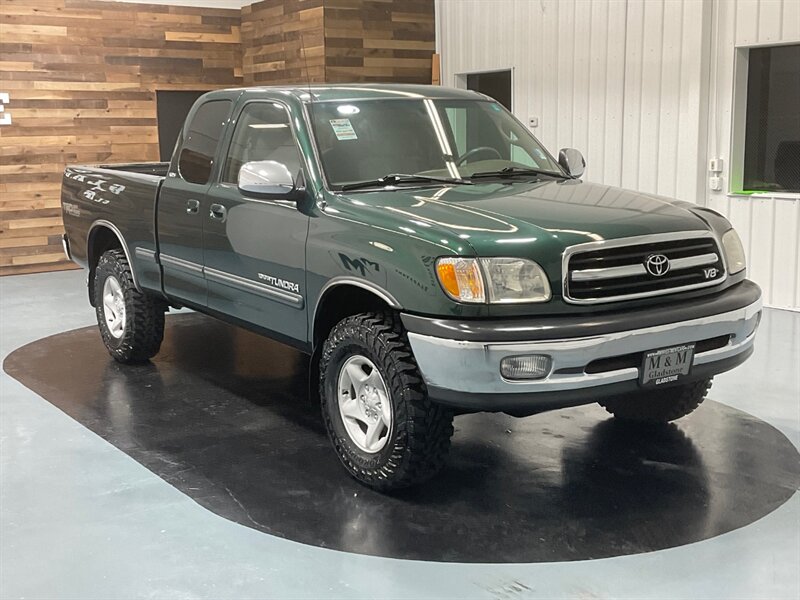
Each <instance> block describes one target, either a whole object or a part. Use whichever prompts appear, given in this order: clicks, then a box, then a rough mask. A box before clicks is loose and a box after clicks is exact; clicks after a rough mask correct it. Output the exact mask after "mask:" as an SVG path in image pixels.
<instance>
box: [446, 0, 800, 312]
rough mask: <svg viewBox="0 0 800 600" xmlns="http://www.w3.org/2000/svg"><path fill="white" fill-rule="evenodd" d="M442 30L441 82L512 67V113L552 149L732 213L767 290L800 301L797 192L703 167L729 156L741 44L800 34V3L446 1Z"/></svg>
mask: <svg viewBox="0 0 800 600" xmlns="http://www.w3.org/2000/svg"><path fill="white" fill-rule="evenodd" d="M732 15H738V17H739V18H738V19H737V18H734V17H732ZM437 27H438V35H437V44H438V49H439V52H440V54H441V61H442V62H441V70H442V83H443V84H444V85H459V81H460V79H459V77H458V75H459V74H463V73H467V72H475V71H486V70H497V69H506V68H513V69H514V71H513V85H514V96H513V110H514V113H515V114H516V115H517V116H518V117H519V118H520V119H522V120H523V121H527V119H528V118H529V117H538V119H539V126H538V127H537V128H535V129H534V130H533V132H534V134H535V135H536V136H537V137H538V138H539V139H540V140H541V141H542V142H543V143H544V144H545V145H546V146H547V147H548V148H550V149H551V150H553V151H557V150H558V148H561V147H565V146H572V147H575V148H579V149H580V150H581V151H583V152H584V154H585V155H586V157H587V162H588V168H587V171H586V178H587V179H589V180H591V181H599V182H603V183H608V184H611V185H621V186H623V187H627V188H632V189H636V190H641V191H646V192H653V193H658V194H663V195H666V196H671V197H676V198H680V199H682V200H689V201H693V202H699V203H701V204H709V205H710V206H712V207H714V208H715V209H717V210H719V211H720V212H723V213H725V214H726V215H730V218H731V219H732V220H733V222H734V224H735V225H736V226H737V228H738V229H740V231H741V233H742V237H743V238H744V239H745V243H746V244H748V250H749V256H750V260H751V264H752V266H751V276H752V277H753V278H754V279H755V280H756V281H758V282H759V283H760V284H761V285H762V286H763V287H764V288H765V292H766V294H765V295H766V301H767V302H768V303H769V304H771V305H774V306H780V307H786V308H795V309H797V308H800V274H799V273H798V271H799V270H800V258H799V257H798V252H800V243H798V240H797V238H798V233H799V232H800V224H799V223H798V218H800V215H798V212H799V209H798V204H799V203H800V198H787V199H780V200H775V199H772V200H766V199H753V198H746V199H729V198H728V197H727V195H726V194H721V195H719V194H717V195H713V196H712V194H711V192H709V191H708V188H707V172H706V164H707V160H708V158H710V157H711V156H721V157H723V158H725V159H726V160H725V165H726V169H727V168H728V166H729V165H730V160H729V158H730V157H729V146H730V143H729V140H730V131H731V127H730V123H731V118H732V117H731V115H732V96H731V89H732V86H733V56H734V54H735V44H753V43H756V42H758V41H769V42H771V43H775V42H778V41H784V42H785V41H791V40H794V39H800V0H760V1H759V0H738V1H735V0H730V1H728V0H591V1H589V0H438V2H437ZM726 61H727V62H726ZM718 123H722V124H723V125H718ZM722 140H724V143H723V142H722ZM712 146H713V150H712ZM765 227H766V229H765ZM756 240H757V241H756ZM767 247H769V248H770V249H769V252H767V249H766V248H767ZM787 257H788V258H787Z"/></svg>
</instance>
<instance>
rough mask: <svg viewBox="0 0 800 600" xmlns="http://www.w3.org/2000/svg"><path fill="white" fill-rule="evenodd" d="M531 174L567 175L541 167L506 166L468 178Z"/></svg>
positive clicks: (474, 174)
mask: <svg viewBox="0 0 800 600" xmlns="http://www.w3.org/2000/svg"><path fill="white" fill-rule="evenodd" d="M531 175H549V176H551V177H565V176H564V175H563V174H562V173H555V172H554V171H542V170H540V169H520V168H519V167H505V168H504V169H500V170H499V171H481V172H480V173H473V174H472V175H470V176H469V178H468V179H480V178H483V177H518V176H528V177H530V176H531Z"/></svg>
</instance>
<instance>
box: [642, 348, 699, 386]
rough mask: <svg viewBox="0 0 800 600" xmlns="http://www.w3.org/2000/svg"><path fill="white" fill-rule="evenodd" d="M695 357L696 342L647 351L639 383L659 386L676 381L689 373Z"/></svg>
mask: <svg viewBox="0 0 800 600" xmlns="http://www.w3.org/2000/svg"><path fill="white" fill-rule="evenodd" d="M693 359H694V343H691V344H682V345H680V346H671V347H669V348H661V349H660V350H651V351H650V352H645V353H644V359H643V360H642V368H641V369H639V385H642V386H644V387H657V386H659V385H665V384H667V383H675V382H676V381H678V380H679V379H681V378H682V377H685V376H686V375H688V374H689V372H690V371H691V369H692V361H693Z"/></svg>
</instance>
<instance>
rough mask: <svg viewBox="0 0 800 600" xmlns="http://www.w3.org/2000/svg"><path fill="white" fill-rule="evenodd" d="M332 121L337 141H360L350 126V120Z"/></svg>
mask: <svg viewBox="0 0 800 600" xmlns="http://www.w3.org/2000/svg"><path fill="white" fill-rule="evenodd" d="M330 121H331V127H333V133H335V134H336V139H337V140H357V139H358V136H357V135H356V132H355V129H353V126H352V125H351V124H350V119H331V120H330Z"/></svg>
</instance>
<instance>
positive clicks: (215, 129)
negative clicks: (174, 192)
mask: <svg viewBox="0 0 800 600" xmlns="http://www.w3.org/2000/svg"><path fill="white" fill-rule="evenodd" d="M230 109H231V101H230V100H211V101H209V102H206V103H205V104H203V105H202V106H200V107H199V108H198V109H197V112H195V113H194V116H193V117H192V121H191V123H189V127H188V129H187V131H186V137H185V138H184V140H183V146H182V148H181V153H180V157H179V158H178V173H180V176H181V177H182V178H183V179H184V180H185V181H187V182H189V183H198V184H205V183H208V182H209V180H210V179H211V171H212V167H213V165H214V155H215V153H216V151H217V146H218V145H219V140H220V138H221V137H222V134H223V132H224V130H225V123H226V121H227V120H228V114H229V113H230Z"/></svg>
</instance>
